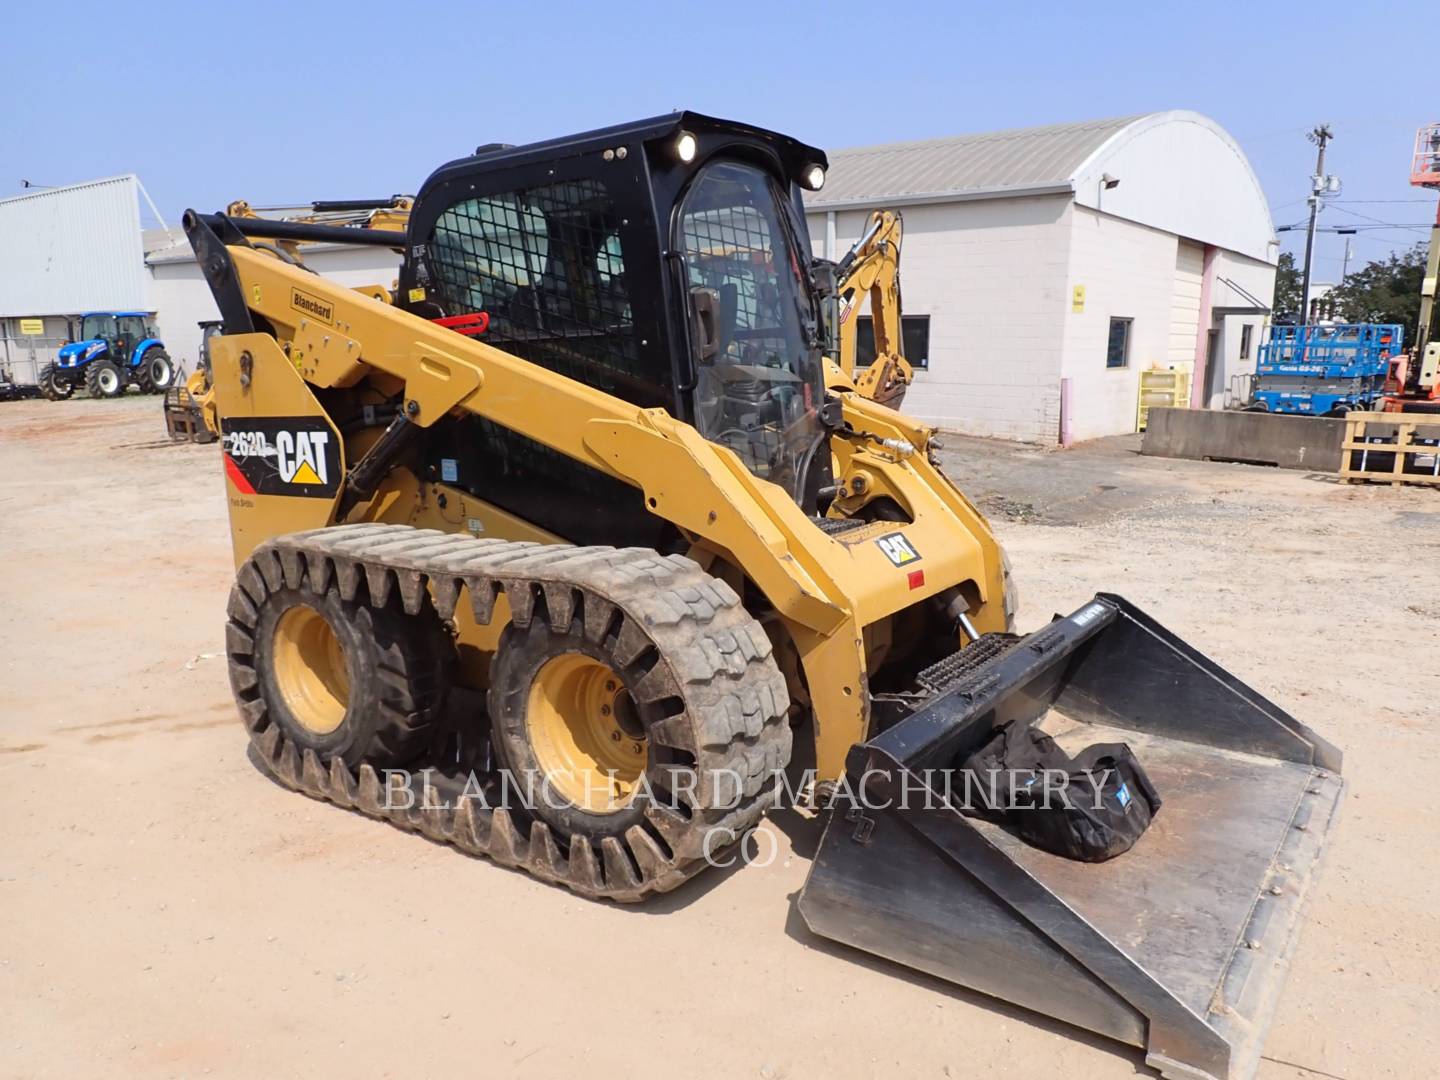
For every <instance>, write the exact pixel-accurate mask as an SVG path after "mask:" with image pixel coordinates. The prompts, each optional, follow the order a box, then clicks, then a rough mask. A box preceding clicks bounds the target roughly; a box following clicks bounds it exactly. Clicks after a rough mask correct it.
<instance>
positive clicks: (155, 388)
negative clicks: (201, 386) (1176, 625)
mask: <svg viewBox="0 0 1440 1080" xmlns="http://www.w3.org/2000/svg"><path fill="white" fill-rule="evenodd" d="M161 363H163V364H164V368H163V374H164V377H163V378H162V379H159V380H157V379H156V378H155V371H154V370H153V368H154V366H156V365H159V364H161ZM174 382H175V362H174V361H173V360H171V359H170V354H169V353H167V352H166V351H165V350H164V349H161V348H153V349H146V350H145V355H144V356H142V357H141V358H140V364H139V366H138V367H136V369H135V385H136V386H138V387H140V392H141V393H142V394H163V393H164V392H165V391H166V390H169V389H170V387H171V386H172V385H173V384H174Z"/></svg>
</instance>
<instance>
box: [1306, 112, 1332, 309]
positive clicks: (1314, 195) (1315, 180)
mask: <svg viewBox="0 0 1440 1080" xmlns="http://www.w3.org/2000/svg"><path fill="white" fill-rule="evenodd" d="M1305 137H1306V138H1307V139H1309V140H1310V141H1311V142H1313V143H1314V144H1315V145H1316V146H1318V147H1319V148H1320V151H1319V153H1318V154H1316V156H1315V175H1314V176H1312V177H1311V178H1310V225H1309V227H1308V228H1307V229H1306V230H1305V273H1304V277H1302V278H1301V283H1300V323H1301V325H1302V326H1303V325H1304V324H1305V323H1308V322H1309V321H1310V264H1311V261H1312V260H1313V259H1314V258H1315V221H1316V219H1317V218H1319V216H1320V194H1321V192H1323V191H1326V190H1328V189H1329V186H1330V181H1331V178H1330V177H1328V176H1326V175H1325V144H1326V143H1328V142H1329V141H1330V140H1331V139H1333V138H1334V137H1335V136H1334V135H1333V134H1332V133H1331V131H1330V125H1329V124H1321V125H1320V126H1319V127H1317V128H1316V129H1315V130H1314V131H1312V132H1310V134H1309V135H1307V136H1305Z"/></svg>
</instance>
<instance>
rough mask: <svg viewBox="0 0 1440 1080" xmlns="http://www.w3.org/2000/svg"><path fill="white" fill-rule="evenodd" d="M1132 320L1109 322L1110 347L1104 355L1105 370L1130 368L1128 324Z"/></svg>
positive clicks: (1132, 320)
mask: <svg viewBox="0 0 1440 1080" xmlns="http://www.w3.org/2000/svg"><path fill="white" fill-rule="evenodd" d="M1134 321H1135V320H1134V319H1111V320H1110V347H1109V348H1108V349H1107V350H1106V353H1105V366H1106V367H1107V368H1123V367H1129V366H1130V324H1131V323H1133V322H1134Z"/></svg>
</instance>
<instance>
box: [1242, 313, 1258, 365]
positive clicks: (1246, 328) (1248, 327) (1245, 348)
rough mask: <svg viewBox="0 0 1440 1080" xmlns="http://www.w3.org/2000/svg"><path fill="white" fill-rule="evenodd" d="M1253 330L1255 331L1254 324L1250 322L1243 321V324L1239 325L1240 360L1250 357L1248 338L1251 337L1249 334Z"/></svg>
mask: <svg viewBox="0 0 1440 1080" xmlns="http://www.w3.org/2000/svg"><path fill="white" fill-rule="evenodd" d="M1254 331H1255V327H1254V325H1253V324H1252V323H1248V322H1247V323H1245V324H1244V325H1243V326H1241V327H1240V359H1241V360H1249V359H1250V338H1251V335H1252V334H1253V333H1254Z"/></svg>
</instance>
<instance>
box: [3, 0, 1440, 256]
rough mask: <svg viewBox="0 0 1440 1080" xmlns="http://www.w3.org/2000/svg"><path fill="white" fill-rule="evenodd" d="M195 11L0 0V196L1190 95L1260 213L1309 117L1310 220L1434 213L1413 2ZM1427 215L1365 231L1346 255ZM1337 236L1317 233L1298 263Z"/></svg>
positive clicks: (818, 130) (1333, 249) (1381, 242)
mask: <svg viewBox="0 0 1440 1080" xmlns="http://www.w3.org/2000/svg"><path fill="white" fill-rule="evenodd" d="M205 8H206V5H204V4H200V3H195V4H179V3H168V2H164V0H161V2H157V3H152V4H114V3H111V2H108V0H107V2H105V3H78V2H77V3H71V2H66V0H55V2H51V3H44V4H41V3H22V4H14V5H11V6H10V9H9V10H8V11H7V13H6V20H5V21H6V30H7V34H6V39H7V41H8V43H9V46H10V47H9V48H8V49H7V64H6V68H7V73H8V75H9V78H8V80H7V83H8V85H7V87H6V89H5V96H6V101H5V105H4V107H3V109H0V195H3V194H12V193H14V192H15V191H18V190H19V189H20V183H21V180H22V179H28V180H31V181H33V182H34V183H37V184H62V183H69V182H73V181H76V180H83V179H88V178H92V177H96V176H106V175H113V174H115V173H122V172H132V171H133V172H137V173H138V174H139V175H140V177H141V180H142V181H143V182H144V184H145V186H146V188H147V189H148V190H149V191H150V193H151V195H152V196H153V197H154V199H155V201H156V202H157V203H158V204H159V206H160V209H161V211H162V212H163V213H164V214H166V215H167V216H170V217H171V218H172V224H174V221H173V218H175V217H178V215H179V212H180V211H181V210H183V209H184V208H185V207H186V206H196V207H198V208H201V209H218V208H220V207H221V206H223V204H224V203H226V202H227V201H229V200H230V199H233V198H248V199H249V200H250V201H251V202H252V203H255V204H257V205H265V204H282V203H300V202H308V201H310V200H312V199H318V198H356V197H369V196H373V195H386V194H390V193H393V192H412V191H414V190H416V189H417V188H418V187H419V185H420V183H421V181H422V180H423V179H424V177H425V176H426V175H427V174H428V173H429V172H430V170H431V169H433V168H434V167H435V166H436V165H439V164H440V163H442V162H444V161H447V160H449V159H451V158H454V157H457V156H460V155H462V154H464V153H467V152H469V151H470V150H471V149H472V148H473V147H474V146H475V145H476V144H477V143H483V142H515V143H519V142H526V141H529V140H531V139H536V138H543V137H547V136H552V135H560V134H565V133H568V132H572V131H580V130H584V129H586V128H591V127H598V126H601V125H604V124H607V123H614V122H617V121H621V120H628V119H635V118H639V117H641V116H648V115H653V114H655V113H661V112H667V111H669V110H670V109H672V108H677V107H680V108H692V109H696V110H699V111H702V112H708V113H713V114H717V115H720V116H727V117H731V118H735V119H744V120H748V121H751V122H754V123H758V124H761V125H764V126H767V127H773V128H777V129H779V130H781V131H785V132H787V133H789V134H793V135H795V136H797V137H799V138H802V139H804V140H806V141H807V142H811V143H814V144H817V145H819V146H822V147H828V148H837V147H842V146H853V145H861V144H866V143H875V142H886V141H891V140H898V139H914V138H926V137H932V136H939V135H950V134H957V133H961V132H969V131H985V130H994V129H999V128H1007V127H1017V126H1024V125H1031V124H1043V123H1054V122H1059V121H1066V120H1082V119H1094V118H1099V117H1107V116H1118V115H1126V114H1131V113H1139V112H1148V111H1152V110H1157V109H1168V108H1188V109H1196V110H1198V111H1200V112H1203V113H1207V114H1208V115H1210V116H1212V117H1214V118H1215V119H1216V120H1218V121H1219V122H1220V123H1221V124H1222V125H1224V126H1225V127H1226V128H1227V129H1228V130H1229V131H1230V132H1231V133H1232V134H1233V135H1234V136H1235V137H1236V138H1237V139H1238V140H1239V142H1240V144H1241V145H1242V146H1243V147H1244V149H1245V151H1246V153H1247V154H1248V155H1249V157H1250V160H1251V162H1252V164H1253V165H1254V167H1255V170H1256V172H1257V173H1258V174H1259V176H1260V180H1261V183H1262V184H1263V185H1264V188H1265V191H1266V194H1267V195H1268V197H1269V199H1270V202H1271V207H1272V210H1273V213H1274V216H1275V223H1276V225H1277V226H1278V225H1285V224H1290V223H1292V222H1298V221H1300V220H1302V219H1303V217H1304V215H1305V205H1304V198H1305V195H1306V193H1307V184H1308V181H1307V176H1308V174H1309V172H1310V170H1311V166H1312V164H1313V160H1314V150H1313V148H1312V147H1311V146H1310V144H1309V143H1307V142H1306V141H1305V138H1304V133H1305V132H1306V131H1307V130H1309V129H1310V128H1311V127H1312V126H1314V125H1315V124H1316V123H1318V122H1320V121H1329V122H1330V124H1331V125H1332V127H1333V129H1334V131H1335V135H1336V138H1335V141H1334V143H1333V144H1332V147H1331V154H1330V163H1329V164H1330V167H1329V170H1328V171H1331V172H1333V173H1335V174H1337V175H1339V176H1340V177H1341V178H1342V179H1343V180H1344V182H1345V190H1344V193H1343V194H1342V195H1341V196H1339V198H1338V201H1337V202H1336V203H1335V204H1334V205H1333V206H1332V207H1331V208H1329V209H1328V210H1327V212H1326V213H1325V214H1324V215H1323V216H1322V222H1324V223H1325V224H1332V225H1339V224H1344V223H1358V224H1370V223H1371V222H1369V221H1366V219H1367V218H1369V219H1378V220H1379V221H1382V222H1394V223H1400V224H1410V225H1422V226H1423V225H1425V224H1426V223H1428V222H1430V221H1431V220H1432V219H1433V217H1434V199H1433V197H1427V196H1426V195H1425V193H1423V192H1421V191H1419V190H1418V189H1414V188H1411V187H1410V186H1409V185H1408V183H1407V174H1408V165H1409V154H1410V150H1411V145H1412V140H1413V138H1414V132H1415V129H1416V127H1418V126H1419V125H1420V124H1422V123H1426V122H1433V121H1435V120H1440V81H1437V79H1436V76H1435V74H1434V73H1435V70H1436V68H1435V57H1436V52H1437V47H1436V46H1435V45H1434V41H1433V37H1434V32H1435V29H1436V21H1437V20H1436V15H1435V11H1434V6H1433V4H1426V3H1422V2H1419V0H1415V2H1409V3H1392V4H1385V3H1362V2H1353V3H1342V2H1335V0H1312V2H1310V3H1307V4H1303V5H1302V4H1298V3H1268V2H1266V0H1252V2H1250V3H1246V4H1231V3H1226V2H1215V3H1210V4H1205V5H1199V4H1190V3H1180V2H1166V0H1152V2H1150V3H1129V2H1104V0H1101V2H1096V3H1074V2H1072V3H1067V4H1063V5H1062V4H1049V3H1040V2H1035V3H1009V4H995V3H990V4H984V5H979V4H968V3H951V4H944V3H914V4H907V3H901V2H889V3H886V2H871V3H865V4H851V3H835V2H832V3H807V4H794V3H786V2H784V0H771V2H769V3H751V2H748V0H746V2H725V0H711V2H708V3H703V4H700V3H696V4H689V3H682V2H679V0H676V2H674V3H668V4H667V3H650V2H642V0H604V2H597V3H593V4H570V3H563V2H548V3H530V4H519V3H513V2H512V3H506V4H503V5H492V4H482V3H475V4H453V3H419V4H410V5H395V4H384V5H382V4H369V3H365V2H352V3H345V4H338V3H317V4H305V3H302V2H300V0H291V2H289V3H284V4H280V3H271V2H268V0H252V2H250V3H247V4H244V5H240V6H232V5H225V6H224V7H221V6H219V5H216V6H215V8H214V10H215V14H214V15H210V14H208V13H206V10H205ZM1427 40H1429V42H1430V43H1429V44H1428V45H1424V44H1423V43H1424V42H1426V41H1427ZM1419 47H1424V48H1428V49H1429V54H1428V56H1423V57H1422V56H1417V55H1416V51H1415V50H1416V48H1419ZM1427 71H1428V72H1429V77H1428V80H1427V79H1426V78H1425V73H1426V72H1427ZM145 216H146V217H147V218H148V216H149V215H148V213H147V214H146V215H145ZM146 224H150V222H149V221H148V220H147V222H146ZM1427 231H1428V230H1427V229H1426V228H1418V229H1412V230H1390V231H1365V232H1362V233H1360V234H1359V235H1358V236H1357V237H1355V238H1354V259H1355V260H1358V261H1360V262H1361V263H1362V264H1363V262H1364V261H1366V260H1368V259H1371V258H1375V257H1378V256H1381V255H1384V254H1385V253H1386V252H1387V251H1388V250H1390V249H1391V248H1393V247H1396V246H1406V245H1408V244H1410V243H1412V242H1414V241H1418V240H1424V239H1425V236H1426V233H1427ZM1282 240H1283V241H1284V247H1285V248H1286V249H1291V250H1293V249H1296V248H1298V245H1299V242H1300V234H1299V233H1287V234H1282ZM1342 248H1343V238H1341V237H1337V236H1334V235H1329V236H1322V238H1321V240H1320V245H1319V248H1318V249H1317V250H1318V260H1317V264H1316V278H1317V279H1319V280H1328V279H1333V278H1334V277H1336V276H1338V273H1339V267H1340V256H1341V251H1342ZM1353 265H1354V264H1353V262H1352V268H1353Z"/></svg>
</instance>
